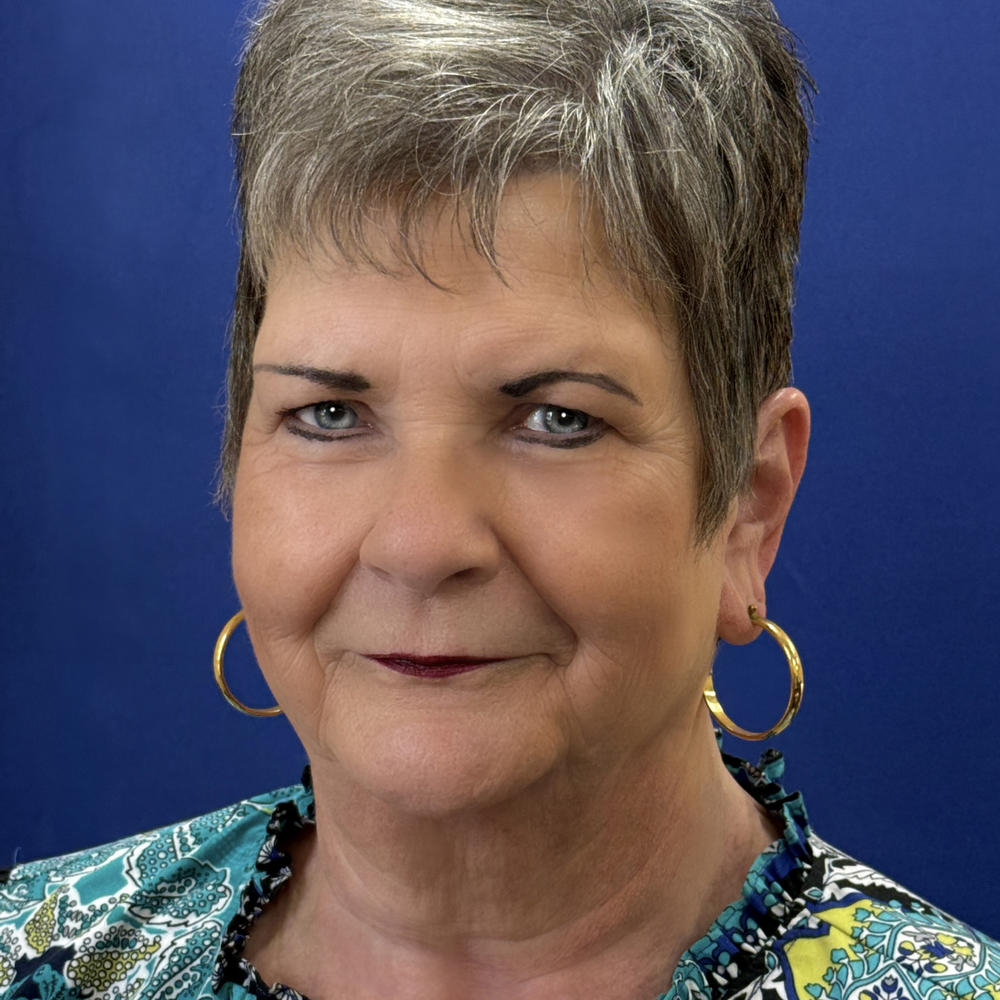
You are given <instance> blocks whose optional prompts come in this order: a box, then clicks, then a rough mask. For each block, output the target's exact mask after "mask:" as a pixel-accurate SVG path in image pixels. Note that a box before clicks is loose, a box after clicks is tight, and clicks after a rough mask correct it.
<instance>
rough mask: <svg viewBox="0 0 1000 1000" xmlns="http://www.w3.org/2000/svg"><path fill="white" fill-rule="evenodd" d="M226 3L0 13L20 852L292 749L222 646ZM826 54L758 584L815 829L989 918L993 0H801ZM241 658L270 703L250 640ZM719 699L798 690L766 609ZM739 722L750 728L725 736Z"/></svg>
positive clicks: (0, 813)
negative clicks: (798, 439)
mask: <svg viewBox="0 0 1000 1000" xmlns="http://www.w3.org/2000/svg"><path fill="white" fill-rule="evenodd" d="M240 6H241V5H240V3H238V2H237V0H225V2H220V0H215V2H213V3H205V2H204V0H184V2H181V0H171V2H170V3H144V4H135V3H134V2H131V0H104V2H102V3H100V4H77V3H71V2H68V0H62V2H59V0H32V3H30V4H9V5H7V9H6V10H5V11H4V16H3V19H2V26H0V32H2V34H0V47H2V56H3V64H4V66H5V72H4V73H3V74H2V79H0V88H2V98H3V100H2V103H0V107H2V111H0V115H2V116H3V119H2V126H3V129H2V134H3V136H4V141H3V144H2V151H0V155H2V158H3V159H2V162H0V198H2V199H3V206H2V219H3V239H2V240H0V254H2V261H0V282H2V288H0V292H2V300H0V310H2V316H3V321H2V322H3V335H2V341H0V342H2V352H3V355H2V358H3V360H2V366H0V379H2V382H0V386H2V399H0V413H2V419H3V428H2V433H0V447H2V449H3V450H2V455H0V459H2V466H0V468H2V470H3V473H2V474H3V489H2V494H0V504H2V507H0V513H2V522H0V523H2V529H0V530H2V536H0V537H2V546H3V567H4V571H3V573H2V579H0V588H2V590H0V609H2V610H0V614H2V628H0V664H2V692H0V694H2V704H3V709H2V720H0V770H2V782H3V783H2V787H3V801H2V809H0V866H2V865H3V864H9V863H10V862H11V861H12V860H14V858H15V857H17V858H21V859H22V860H27V859H31V858H36V857H40V856H44V855H49V854H54V853H60V852H64V851H68V850H71V849H75V848H79V847H83V846H86V845H91V844H94V843H97V842H100V841H104V840H109V839H112V838H115V837H119V836H122V835H124V834H127V833H132V832H135V831H136V830H138V829H144V828H149V827H153V826H157V825H160V824H163V823H167V822H169V821H172V820H176V819H179V818H181V817H186V816H189V815H192V814H194V813H198V812H202V811H206V810H208V809H210V808H213V807H215V806H218V805H222V804H225V803H227V802H229V801H232V800H234V799H237V798H239V797H242V796H245V795H248V794H251V793H254V792H258V791H261V790H263V789H265V788H268V787H274V786H277V785H280V784H286V783H289V782H292V781H295V780H296V779H297V778H298V775H299V771H300V768H301V766H302V764H303V763H304V758H303V755H302V752H301V750H300V748H299V747H298V744H297V742H296V740H295V738H294V735H293V734H292V733H291V732H290V730H289V729H288V727H287V724H286V723H285V722H284V721H282V720H251V719H248V718H244V717H242V716H240V715H237V714H236V713H235V712H234V711H233V710H232V709H230V708H229V707H228V706H226V704H225V703H224V702H223V701H222V699H221V697H220V696H219V695H218V694H217V692H216V690H215V687H214V684H213V682H212V679H211V673H210V654H211V648H212V643H213V641H214V639H215V635H216V633H217V631H218V629H219V627H220V626H221V625H222V623H223V622H224V621H225V620H226V618H228V617H229V615H230V614H231V613H232V612H233V611H234V610H235V609H236V606H237V602H236V596H235V593H234V590H233V587H232V583H231V581H230V576H229V566H228V557H229V552H228V538H227V526H226V524H225V523H224V521H223V519H222V518H221V516H220V515H219V514H218V513H217V512H216V511H215V510H214V509H213V507H212V503H211V492H212V480H213V471H214V465H215V458H216V451H217V443H218V439H219V434H220V429H221V420H220V411H219V407H220V403H221V399H222V397H221V385H222V381H223V372H224V332H225V327H226V322H227V319H228V315H229V310H230V303H229V297H230V290H231V287H232V283H233V278H232V275H233V269H234V264H235V259H236V235H235V227H234V223H233V216H232V211H231V207H230V206H231V200H232V183H231V180H230V170H231V157H230V146H229V140H228V113H229V111H228V103H229V95H230V93H231V90H232V86H233V83H234V80H235V74H236V58H237V53H238V50H239V46H240V40H241V37H242V33H243V29H242V25H241V24H240V19H241V13H240ZM780 7H781V10H782V13H783V14H784V16H785V18H786V20H787V21H788V23H789V24H790V25H791V26H792V27H793V28H794V29H795V30H796V31H797V32H798V34H799V35H800V36H801V37H802V38H803V39H804V41H805V46H806V51H807V54H808V57H809V63H810V66H811V68H812V71H813V73H814V75H815V76H816V78H817V80H818V81H819V84H820V89H821V93H820V96H819V99H818V101H817V119H818V120H817V125H816V132H815V144H814V152H813V159H812V163H811V169H810V176H809V191H808V202H807V210H806V217H805V226H804V238H803V249H802V265H801V280H800V292H799V301H798V306H797V310H796V327H797V341H796V345H795V371H796V381H797V384H798V385H800V386H801V387H802V388H803V389H804V390H805V391H806V393H807V394H808V395H809V396H810V398H811V400H812V403H813V412H814V421H815V427H814V438H813V445H812V453H811V459H810V464H809V468H808V470H807V473H806V478H805V482H804V485H803V487H802V490H801V493H800V496H799V499H798V501H797V503H796V507H795V509H794V510H793V514H792V518H791V521H790V524H789V527H788V530H787V533H786V538H785V542H784V545H783V548H782V551H781V554H780V556H779V562H778V565H777V567H776V569H775V571H774V573H773V574H772V577H771V581H770V588H769V601H768V608H769V611H770V613H771V615H772V617H773V618H774V619H776V620H777V621H779V622H780V623H781V624H782V625H784V626H785V627H786V628H787V629H788V631H789V632H790V633H791V634H792V635H793V637H794V638H795V639H796V640H797V642H798V643H799V646H800V649H801V651H802V654H803V658H804V661H805V666H806V671H807V691H806V701H805V706H804V708H803V710H802V713H801V715H800V717H799V719H798V721H797V722H796V723H795V725H794V726H793V727H792V729H791V730H790V731H789V732H788V733H787V734H786V735H785V736H783V737H781V738H780V739H779V740H777V741H776V742H777V745H779V746H780V747H782V748H783V749H784V750H785V751H786V753H787V755H788V757H789V758H790V766H789V773H788V777H789V782H790V784H791V785H793V786H796V787H803V788H804V789H805V790H806V791H807V793H808V794H807V801H808V803H809V806H810V812H811V815H812V818H813V821H814V824H815V826H816V828H817V829H818V831H819V832H820V833H821V834H822V835H824V836H825V837H826V838H827V839H829V840H831V841H832V842H834V843H836V844H837V845H838V846H840V847H842V848H844V849H846V850H848V851H850V852H852V853H855V854H857V855H859V856H860V857H862V858H863V859H864V860H866V861H868V862H869V863H871V864H874V865H875V866H876V867H878V868H881V869H883V870H885V871H886V872H888V873H889V874H891V875H892V876H894V877H896V878H897V879H899V880H900V881H902V882H903V883H904V884H906V885H908V886H909V887H910V888H912V889H913V890H915V891H918V892H920V893H922V894H925V895H926V896H928V897H929V898H931V899H932V900H933V901H935V902H937V903H938V904H939V905H941V906H943V907H944V908H946V909H948V910H950V911H952V912H953V913H955V914H957V915H958V916H960V917H962V918H964V919H966V920H968V921H969V922H971V923H973V924H976V925H979V926H980V927H981V928H982V929H984V930H986V931H988V932H990V933H991V934H993V935H994V936H1000V904H998V902H997V901H998V900H1000V853H998V851H997V835H996V832H995V824H996V820H997V815H998V812H997V809H998V805H1000V792H998V790H997V783H996V780H995V774H996V770H997V769H996V760H997V752H996V750H995V747H994V742H995V738H994V732H995V729H996V718H997V709H998V704H997V702H998V698H997V685H996V681H995V674H996V667H997V661H998V657H997V653H996V626H995V622H996V619H997V592H998V591H1000V567H998V564H997V554H998V552H1000V545H998V542H1000V532H998V528H997V515H996V510H997V506H998V475H1000V472H998V464H1000V450H998V441H1000V421H998V406H997V399H996V396H997V387H998V385H1000V364H998V358H1000V348H998V344H997V332H998V330H997V326H998V324H997V319H996V315H997V290H998V289H997V275H998V273H1000V252H998V250H1000V239H998V235H997V234H998V224H1000V212H998V183H997V181H998V177H997V168H996V164H997V159H998V154H1000V139H998V131H997V114H996V95H997V93H998V90H1000V60H998V59H997V51H996V47H997V39H998V37H1000V8H998V5H997V4H996V2H995V0H958V2H952V3H941V2H940V0H878V2H877V3H872V2H871V0H782V2H781V3H780ZM227 663H229V664H231V666H230V671H231V673H232V674H233V677H234V680H233V684H234V687H235V688H236V689H237V691H238V692H239V693H240V694H241V695H242V696H243V697H244V699H245V700H247V701H250V702H253V703H266V702H267V698H268V694H267V691H266V689H264V687H263V683H262V682H261V681H260V680H259V679H258V678H257V676H256V668H255V667H254V666H253V664H252V662H251V660H250V654H249V650H248V649H247V647H246V645H245V644H244V645H243V646H242V647H240V646H238V645H235V646H234V649H233V650H232V652H231V654H230V659H229V660H228V661H227ZM717 677H718V680H719V687H720V692H721V693H722V694H723V696H724V697H725V699H726V702H727V707H728V706H729V705H732V706H733V707H732V708H731V713H732V714H734V715H736V714H737V713H739V718H740V719H741V721H743V720H746V722H745V724H748V725H753V724H758V723H759V724H761V725H763V724H766V723H767V722H768V721H770V719H771V718H772V717H773V716H775V715H776V714H777V712H778V711H779V710H780V705H781V704H782V703H783V702H782V699H783V697H784V690H785V687H784V686H785V683H786V681H785V672H784V667H783V661H782V660H781V657H780V654H779V653H778V651H777V649H776V647H774V646H773V645H772V644H770V643H768V642H767V640H766V639H762V640H761V641H760V642H758V643H756V644H754V646H752V647H749V648H745V649H738V650H726V651H725V652H724V654H723V655H722V657H721V660H720V663H719V666H718V670H717ZM730 744H731V746H732V747H733V748H735V749H736V750H737V751H740V752H748V753H756V749H755V748H751V747H747V746H743V745H740V744H738V743H737V742H736V741H730Z"/></svg>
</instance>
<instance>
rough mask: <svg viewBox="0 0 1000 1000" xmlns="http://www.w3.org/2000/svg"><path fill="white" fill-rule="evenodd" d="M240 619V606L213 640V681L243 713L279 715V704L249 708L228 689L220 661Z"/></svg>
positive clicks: (230, 702)
mask: <svg viewBox="0 0 1000 1000" xmlns="http://www.w3.org/2000/svg"><path fill="white" fill-rule="evenodd" d="M241 621H243V609H242V608H241V609H240V610H239V611H237V612H236V614H235V615H233V617H232V618H230V619H229V621H227V622H226V624H225V625H223V626H222V631H221V632H220V633H219V638H218V639H216V640H215V650H214V651H213V653H212V669H213V671H214V673H215V683H216V684H218V685H219V690H220V691H221V692H222V697H223V698H225V699H226V701H228V702H229V704H230V705H232V706H233V708H235V709H237V710H238V711H240V712H242V713H243V714H244V715H254V716H258V717H262V716H265V715H281V707H280V706H279V705H275V706H274V707H273V708H251V707H250V706H249V705H244V704H243V702H242V701H240V700H239V698H237V697H236V695H234V694H233V692H232V691H230V690H229V685H228V684H227V683H226V674H225V672H224V671H223V669H222V661H223V659H224V658H225V655H226V646H228V645H229V640H230V639H231V638H232V637H233V633H234V632H235V631H236V627H237V626H238V625H239V623H240V622H241Z"/></svg>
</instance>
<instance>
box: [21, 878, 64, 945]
mask: <svg viewBox="0 0 1000 1000" xmlns="http://www.w3.org/2000/svg"><path fill="white" fill-rule="evenodd" d="M65 891H66V887H65V886H60V887H59V888H58V889H56V891H55V892H53V893H51V894H50V895H48V896H46V898H45V900H44V901H43V902H42V905H41V906H39V907H38V909H37V910H36V911H35V913H34V915H33V916H32V918H31V919H30V920H29V921H28V922H27V923H26V924H25V925H24V936H25V940H27V942H28V944H30V945H31V947H32V948H34V949H35V951H37V952H43V951H45V949H46V948H48V946H49V945H50V944H51V943H52V937H53V935H54V934H55V930H56V907H57V906H58V905H59V897H60V896H61V895H62V894H63V893H64V892H65Z"/></svg>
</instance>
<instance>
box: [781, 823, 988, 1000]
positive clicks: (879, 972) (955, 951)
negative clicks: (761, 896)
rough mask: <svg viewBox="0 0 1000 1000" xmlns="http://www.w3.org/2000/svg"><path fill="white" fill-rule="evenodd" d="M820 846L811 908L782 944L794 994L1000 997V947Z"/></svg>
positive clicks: (887, 998) (819, 997)
mask: <svg viewBox="0 0 1000 1000" xmlns="http://www.w3.org/2000/svg"><path fill="white" fill-rule="evenodd" d="M810 842H811V846H812V849H813V856H814V862H813V865H812V866H811V868H812V872H811V877H810V878H808V879H807V880H806V885H805V886H804V887H803V890H802V900H801V902H802V907H801V909H800V910H799V911H798V914H797V917H796V919H795V920H793V921H792V922H791V924H790V925H789V926H788V928H787V930H786V932H785V933H784V934H783V935H781V937H780V938H779V939H778V940H777V941H776V942H775V945H774V952H775V955H776V956H777V958H778V960H779V961H778V962H777V963H776V968H775V971H776V972H778V966H779V965H780V967H781V969H780V973H781V975H782V977H783V978H784V979H785V982H786V984H787V985H788V986H789V987H791V988H790V989H788V995H790V996H798V997H801V998H809V1000H835V998H837V1000H840V998H846V997H848V996H852V997H865V998H866V1000H903V998H911V997H912V998H924V997H926V998H928V1000H931V998H933V1000H952V998H955V1000H957V998H966V997H968V998H971V997H986V998H993V1000H997V998H1000V944H998V943H997V942H996V941H993V940H992V939H990V938H988V937H986V936H985V935H983V934H980V933H979V932H977V931H975V930H973V929H972V928H971V927H968V926H967V925H966V924H963V923H962V922H961V921H959V920H956V919H955V918H953V917H950V916H948V915H947V914H945V913H943V912H942V911H940V910H938V909H937V908H936V907H934V906H932V905H931V904H930V903H928V902H926V901H925V900H923V899H921V898H920V897H919V896H916V895H914V894H913V893H911V892H909V891H908V890H907V889H905V888H904V887H903V886H901V885H899V884H898V883H897V882H894V881H893V880H892V879H890V878H888V877H886V876H885V875H882V874H881V873H880V872H877V871H875V870H874V869H872V868H870V867H868V866H867V865H864V864H862V863H861V862H859V861H856V860H855V859H854V858H851V857H849V856H847V855H845V854H843V853H842V852H841V851H838V850H837V849H836V848H833V847H831V846H830V845H829V844H827V843H825V842H824V841H822V840H820V839H819V838H818V837H815V836H811V837H810Z"/></svg>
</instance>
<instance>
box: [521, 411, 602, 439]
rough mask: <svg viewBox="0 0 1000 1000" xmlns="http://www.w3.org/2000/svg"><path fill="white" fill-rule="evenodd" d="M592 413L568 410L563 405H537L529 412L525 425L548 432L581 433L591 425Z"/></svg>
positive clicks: (531, 428) (534, 429)
mask: <svg viewBox="0 0 1000 1000" xmlns="http://www.w3.org/2000/svg"><path fill="white" fill-rule="evenodd" d="M590 419H591V418H590V414H589V413H584V412H583V410H567V409H566V408H565V407H563V406H536V407H535V409H533V410H532V411H531V413H529V414H528V418H527V419H526V420H525V421H524V426H525V427H527V428H528V429H529V430H533V431H541V432H542V433H548V434H579V433H580V432H581V431H585V430H587V428H588V427H589V426H590Z"/></svg>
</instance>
